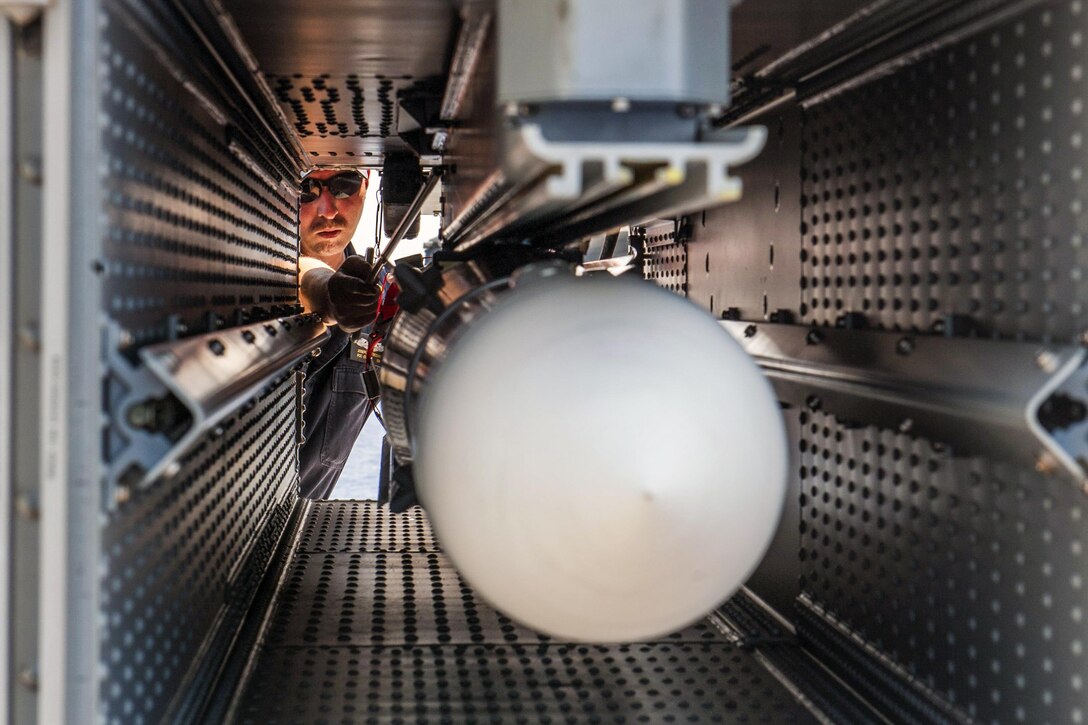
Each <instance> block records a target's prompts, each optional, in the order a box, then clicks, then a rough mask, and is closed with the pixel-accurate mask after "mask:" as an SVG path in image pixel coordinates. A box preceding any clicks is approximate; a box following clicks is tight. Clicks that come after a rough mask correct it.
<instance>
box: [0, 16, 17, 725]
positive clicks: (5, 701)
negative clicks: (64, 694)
mask: <svg viewBox="0 0 1088 725" xmlns="http://www.w3.org/2000/svg"><path fill="white" fill-rule="evenodd" d="M11 35H12V33H11V24H10V23H7V22H0V169H3V170H4V173H2V174H0V254H3V258H2V259H0V270H3V271H2V273H0V304H3V305H4V306H6V307H8V308H9V309H10V307H11V301H12V295H13V294H14V292H13V290H12V286H13V284H12V283H13V280H12V278H11V274H12V269H13V267H12V261H13V260H12V249H13V240H12V224H13V206H14V203H13V198H12V195H13V193H14V189H13V185H12V183H11V172H10V170H11V169H14V168H15V159H14V158H13V152H14V141H15V139H14V137H13V133H14V128H13V123H12V116H13V114H14V110H13V109H14V89H13V88H12V81H13V78H12V73H13V72H14V69H13V68H12V65H13V63H12V53H13V52H14V48H13V45H12V37H11ZM11 328H12V322H11V316H10V315H7V316H4V317H0V622H5V623H7V622H10V621H11V576H12V571H11V570H12V567H11V562H12V551H11V536H12V533H11V514H12V511H11V497H12V490H13V488H14V481H12V477H11V467H12V461H11V420H12V406H13V405H14V401H13V400H12V396H11V392H12V389H11V376H12V370H11V362H12V348H11V343H12V329H11ZM10 682H11V641H10V628H9V627H8V626H3V627H0V683H2V684H0V721H3V720H7V718H8V717H10V716H11V715H10V713H11V692H10V688H9V686H8V683H10Z"/></svg>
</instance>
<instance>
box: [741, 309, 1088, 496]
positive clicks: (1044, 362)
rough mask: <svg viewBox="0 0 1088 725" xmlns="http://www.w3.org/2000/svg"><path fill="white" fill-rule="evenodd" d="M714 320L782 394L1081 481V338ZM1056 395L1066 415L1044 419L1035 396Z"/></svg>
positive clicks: (1087, 451) (1084, 481)
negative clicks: (1048, 341) (1054, 341)
mask: <svg viewBox="0 0 1088 725" xmlns="http://www.w3.org/2000/svg"><path fill="white" fill-rule="evenodd" d="M721 324H722V325H723V326H724V327H725V329H726V330H727V331H728V332H729V333H730V334H731V335H733V337H734V338H735V339H736V340H737V341H738V342H739V343H740V344H741V345H742V346H743V347H744V349H745V350H746V351H747V352H748V353H749V354H750V355H752V356H753V357H754V358H755V360H756V362H757V363H758V364H759V365H760V367H761V368H763V371H764V372H765V373H766V374H767V376H768V378H770V380H771V382H772V383H773V384H774V387H775V391H776V392H777V393H778V396H779V398H780V399H781V400H782V401H784V402H787V403H791V404H794V405H800V406H805V407H808V408H810V409H812V410H821V411H824V412H827V413H830V414H832V415H835V416H836V417H838V418H839V419H840V420H844V421H849V422H857V423H865V424H872V425H877V426H881V427H886V428H893V429H896V430H898V431H900V432H901V433H909V434H911V435H918V436H921V437H924V438H930V439H932V440H935V441H939V442H941V443H946V444H947V445H948V446H949V447H950V448H951V449H952V450H953V451H954V452H956V453H957V454H968V455H975V454H977V455H987V456H995V457H1000V458H1005V459H1009V460H1013V461H1018V462H1019V463H1021V464H1026V465H1028V466H1034V467H1036V468H1037V469H1038V470H1040V471H1043V472H1048V473H1050V472H1054V473H1056V472H1059V471H1060V472H1062V473H1063V474H1065V475H1068V476H1069V477H1071V478H1072V479H1073V480H1074V481H1076V483H1077V484H1078V485H1079V486H1081V487H1084V488H1085V490H1086V491H1088V474H1086V471H1085V463H1086V462H1088V446H1086V437H1085V433H1086V431H1088V423H1086V422H1085V420H1084V415H1083V407H1084V404H1085V398H1084V391H1085V389H1086V387H1085V386H1086V382H1088V367H1086V365H1085V361H1086V359H1088V350H1086V349H1085V348H1082V347H1078V346H1072V345H1064V346H1062V345H1052V346H1040V345H1038V344H1034V343H1019V342H1002V341H995V340H984V339H971V338H944V337H938V336H913V335H903V334H900V333H894V332H877V331H868V330H845V329H842V330H840V329H829V328H823V327H820V328H808V327H804V326H800V325H775V324H758V325H757V324H751V323H746V322H732V321H727V322H723V323H721ZM1055 401H1057V404H1059V405H1064V406H1066V407H1069V408H1071V409H1072V411H1073V412H1072V413H1071V414H1070V416H1069V417H1070V420H1068V424H1067V425H1056V426H1055V425H1053V424H1052V425H1051V426H1050V429H1048V427H1046V426H1044V423H1043V422H1042V421H1041V420H1040V414H1041V413H1042V414H1043V415H1044V418H1045V417H1046V416H1047V415H1048V414H1047V413H1046V409H1044V406H1048V407H1053V406H1054V405H1055V404H1056V403H1055ZM1078 406H1079V408H1078ZM1078 410H1079V411H1080V412H1079V413H1078V412H1077V411H1078ZM1058 417H1059V418H1060V417H1061V416H1058ZM1078 418H1079V419H1078Z"/></svg>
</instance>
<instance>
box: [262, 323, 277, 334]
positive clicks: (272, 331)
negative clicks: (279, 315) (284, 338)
mask: <svg viewBox="0 0 1088 725" xmlns="http://www.w3.org/2000/svg"><path fill="white" fill-rule="evenodd" d="M264 331H265V332H267V333H268V334H269V335H271V336H272V337H275V336H276V328H275V327H272V325H265V326H264Z"/></svg>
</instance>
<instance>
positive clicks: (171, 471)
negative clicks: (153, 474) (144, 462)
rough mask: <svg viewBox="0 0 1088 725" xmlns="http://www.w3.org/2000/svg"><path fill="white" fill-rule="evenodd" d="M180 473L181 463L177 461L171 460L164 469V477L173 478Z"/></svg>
mask: <svg viewBox="0 0 1088 725" xmlns="http://www.w3.org/2000/svg"><path fill="white" fill-rule="evenodd" d="M179 473H181V464H180V463H178V462H177V461H170V463H168V464H166V468H164V469H162V477H163V478H173V477H174V476H176V475H178V474H179Z"/></svg>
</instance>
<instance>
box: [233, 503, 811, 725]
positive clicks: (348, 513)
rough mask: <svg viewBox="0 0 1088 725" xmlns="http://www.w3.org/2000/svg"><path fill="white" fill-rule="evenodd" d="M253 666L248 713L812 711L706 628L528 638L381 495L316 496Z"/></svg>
mask: <svg viewBox="0 0 1088 725" xmlns="http://www.w3.org/2000/svg"><path fill="white" fill-rule="evenodd" d="M347 532H353V533H354V534H355V535H354V536H353V537H352V538H350V539H348V538H345V534H346V533H347ZM252 672H253V674H252V676H251V678H250V680H249V683H248V686H247V688H246V690H245V692H244V694H243V695H242V697H241V699H240V701H239V703H238V706H237V708H236V710H235V715H236V719H238V720H239V721H242V722H320V721H327V722H332V721H340V720H355V721H382V722H388V721H392V722H396V721H413V722H415V721H428V722H430V721H437V722H469V721H489V722H557V721H558V722H586V721H594V722H798V721H800V722H810V721H812V720H813V718H812V716H811V715H810V714H809V713H808V711H807V710H805V709H804V707H802V706H801V705H800V704H799V703H798V702H796V701H795V700H794V699H793V698H792V696H791V695H790V693H789V691H788V690H787V689H786V688H785V687H783V686H782V685H781V684H780V683H779V682H778V681H777V680H776V679H774V677H773V676H772V675H770V674H769V673H768V672H767V671H766V670H764V669H763V668H762V667H761V666H760V665H759V664H758V662H757V661H756V660H755V659H754V658H753V657H752V655H751V654H750V653H748V652H744V651H741V650H740V649H738V648H737V647H736V646H734V645H733V644H731V643H730V642H729V641H728V640H726V639H725V638H724V637H723V636H722V635H721V634H720V633H719V632H718V631H717V630H716V629H714V628H713V627H711V626H710V625H708V624H706V623H700V624H698V625H695V626H693V627H689V628H688V629H686V630H684V631H682V632H678V633H676V634H673V635H671V636H669V637H666V638H663V639H662V640H661V641H658V642H650V643H643V644H632V645H611V646H603V645H582V644H570V643H565V642H557V641H555V640H553V639H550V638H548V637H544V636H542V635H539V634H536V633H534V632H531V631H529V630H527V629H526V628H524V627H522V626H520V625H518V624H515V623H514V622H512V621H511V620H510V619H508V618H507V617H505V616H503V615H502V614H501V613H499V612H497V611H495V610H494V609H492V608H491V607H489V606H488V605H487V604H486V603H485V602H483V601H481V600H480V599H479V598H478V597H477V596H476V595H475V594H474V593H473V591H472V589H471V588H470V587H468V586H467V585H466V584H465V583H464V582H463V581H462V580H461V578H460V577H459V576H458V575H457V572H456V571H455V570H454V569H453V568H452V567H451V565H450V564H449V562H448V561H447V560H446V558H445V557H444V556H443V555H442V554H441V553H440V552H438V551H437V549H436V548H435V546H434V540H433V536H432V535H431V533H430V527H429V525H428V524H427V523H426V519H425V518H424V517H423V515H422V513H421V512H420V510H419V509H418V508H417V509H413V510H411V511H409V512H407V513H404V514H389V513H388V512H385V511H382V510H381V509H379V508H378V507H377V505H376V504H375V503H373V502H328V503H325V502H317V503H313V504H311V505H310V510H309V512H308V520H307V521H306V522H305V523H304V525H303V533H302V536H301V539H300V544H299V549H298V552H297V554H296V556H295V558H294V560H293V562H292V563H291V564H290V566H289V569H288V573H287V575H286V577H285V579H284V584H283V587H282V588H281V589H280V591H279V593H278V598H277V603H276V607H275V611H274V613H273V615H272V618H271V620H270V623H269V627H268V629H267V630H266V634H265V641H264V647H263V649H262V650H261V652H260V653H259V654H258V657H257V660H256V662H255V663H254V665H253V670H252Z"/></svg>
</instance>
